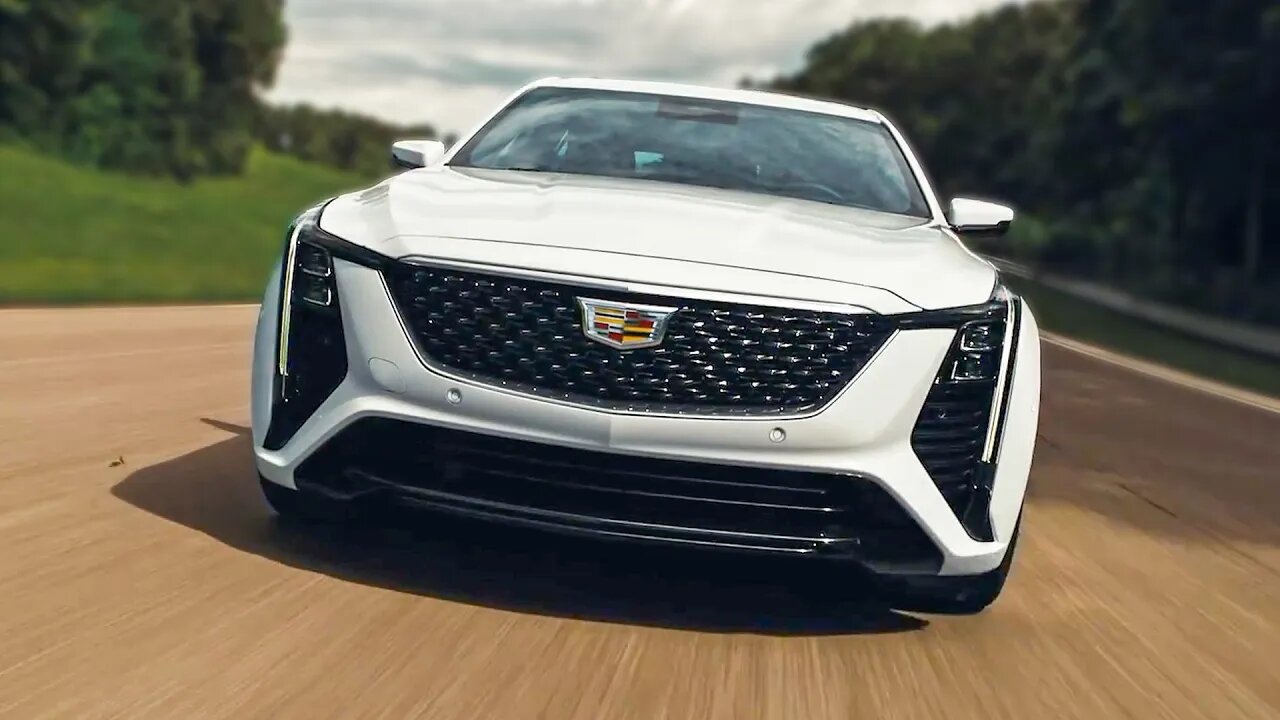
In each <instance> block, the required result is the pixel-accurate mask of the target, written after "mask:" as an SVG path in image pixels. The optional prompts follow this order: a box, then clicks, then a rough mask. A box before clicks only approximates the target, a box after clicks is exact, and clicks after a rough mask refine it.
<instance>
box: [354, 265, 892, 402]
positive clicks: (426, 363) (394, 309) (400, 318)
mask: <svg viewBox="0 0 1280 720" xmlns="http://www.w3.org/2000/svg"><path fill="white" fill-rule="evenodd" d="M459 269H462V268H459ZM378 277H379V279H380V280H381V281H382V291H383V292H384V293H385V294H386V298H387V304H388V305H390V306H391V314H392V315H394V316H395V318H396V322H397V323H399V324H400V330H401V332H403V333H404V337H405V340H406V341H407V342H408V343H409V347H410V348H412V349H413V354H414V355H416V356H417V357H418V362H420V363H422V366H423V367H425V368H426V369H427V370H428V371H430V372H434V373H435V374H437V375H440V376H441V377H444V378H447V379H449V380H452V381H454V382H458V383H463V384H466V385H469V386H471V387H475V388H482V389H485V390H494V391H496V392H501V393H506V394H508V395H512V396H514V397H520V398H525V399H529V400H538V401H540V402H549V403H553V404H555V405H561V406H564V407H571V408H574V409H577V410H590V411H592V412H599V413H608V414H610V415H630V416H633V417H653V418H671V419H680V420H686V419H687V420H742V421H749V422H779V421H784V420H804V419H806V418H811V417H815V416H817V415H819V414H821V413H822V412H823V411H825V410H826V409H827V408H829V407H831V406H832V405H834V404H835V403H837V402H839V401H840V398H842V397H844V394H845V393H847V392H849V388H851V387H853V384H854V383H856V382H858V379H859V378H861V377H862V375H863V373H865V372H866V371H867V368H870V367H871V365H872V364H873V363H875V361H876V359H877V358H879V357H880V355H881V354H883V353H884V350H885V348H887V347H889V344H890V343H892V342H893V340H894V338H896V337H898V333H900V332H902V331H901V330H897V329H895V330H894V331H893V332H892V333H890V334H889V337H887V338H885V341H884V342H883V343H881V344H880V347H879V348H878V349H877V350H876V351H875V353H874V354H873V355H872V356H871V357H870V358H868V359H867V362H866V364H864V365H863V366H862V368H861V369H860V370H858V372H857V374H855V375H854V376H853V377H851V378H849V382H847V383H845V386H844V387H843V388H841V389H840V392H838V393H836V395H835V397H833V398H831V400H830V401H829V402H827V403H826V404H825V405H823V406H822V407H818V408H814V409H813V410H810V411H808V412H805V413H799V414H794V415H784V414H777V415H717V414H715V413H686V414H677V413H657V412H643V411H642V412H634V411H628V410H617V409H613V408H606V407H596V406H593V405H584V404H582V403H577V402H573V401H572V400H567V399H562V398H554V397H547V396H545V395H534V394H532V393H526V392H521V391H520V390H517V389H515V388H512V387H507V386H505V385H491V384H489V383H484V382H480V381H479V380H476V379H475V378H470V377H466V376H465V375H459V374H457V373H454V372H453V371H451V370H449V369H448V368H446V367H444V366H442V365H440V364H439V363H436V362H435V361H433V360H431V359H430V358H428V357H427V356H426V355H425V354H424V353H423V352H422V349H421V348H420V347H419V346H418V341H417V340H416V339H415V338H414V336H413V332H412V331H411V330H410V329H409V326H408V324H407V323H406V322H405V319H404V315H403V314H401V312H400V306H399V304H397V303H396V299H395V297H394V296H393V295H392V294H391V286H390V285H388V284H387V275H386V273H383V272H378Z"/></svg>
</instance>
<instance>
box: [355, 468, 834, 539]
mask: <svg viewBox="0 0 1280 720" xmlns="http://www.w3.org/2000/svg"><path fill="white" fill-rule="evenodd" d="M351 475H353V476H355V477H356V478H358V479H359V480H361V481H364V482H367V483H370V484H372V485H375V486H382V487H387V488H391V489H394V490H395V491H397V492H400V493H404V494H407V495H416V496H420V497H422V498H425V499H430V500H435V501H445V502H452V503H458V504H461V505H478V506H480V507H482V508H490V509H493V510H501V511H505V512H509V513H514V514H521V515H535V516H540V517H544V518H549V519H557V520H562V521H565V522H573V523H580V524H583V525H612V526H615V527H626V528H637V529H646V530H657V531H664V532H675V533H690V534H696V535H710V536H714V537H731V538H740V539H751V538H759V539H761V540H781V541H790V542H811V543H817V544H820V545H830V544H835V543H840V542H848V540H849V539H848V538H824V537H804V536H800V535H773V534H769V533H750V532H741V531H736V530H717V529H715V528H694V527H685V526H682V525H663V524H661V523H648V522H640V521H637V520H619V519H617V518H606V517H597V516H594V515H579V514H577V513H568V512H561V511H558V510H547V509H544V508H534V507H528V506H524V505H512V504H510V503H504V502H498V501H496V500H485V499H483V498H476V497H470V496H467V495H458V494H456V493H449V492H444V491H441V490H430V489H428V488H420V487H413V486H410V485H400V484H398V483H395V482H393V481H390V480H385V479H383V478H380V477H378V476H376V475H371V474H369V473H366V472H360V471H352V472H351Z"/></svg>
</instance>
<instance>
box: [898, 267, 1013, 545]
mask: <svg viewBox="0 0 1280 720" xmlns="http://www.w3.org/2000/svg"><path fill="white" fill-rule="evenodd" d="M1015 300H1016V298H1014V297H1013V295H1011V294H1010V293H1009V292H1008V291H1007V290H1005V289H1004V288H1003V287H1001V288H998V289H997V290H996V292H995V293H993V294H992V296H991V299H990V300H989V301H988V302H986V303H983V304H981V305H973V306H969V307H961V308H952V309H947V310H935V311H927V312H919V313H911V314H908V315H900V316H898V317H897V318H896V319H897V321H898V327H900V328H903V329H922V328H934V329H949V330H953V331H954V332H955V335H954V338H953V339H952V341H951V344H950V347H949V348H948V349H947V354H946V357H945V358H944V359H943V361H942V365H941V367H940V368H938V371H937V374H936V375H935V377H934V379H933V384H932V387H931V388H930V390H929V394H928V396H927V397H926V398H925V402H924V406H923V407H922V408H921V411H920V416H919V418H918V419H917V421H916V425H915V427H914V428H913V431H912V435H911V446H912V449H913V450H914V451H915V453H916V455H917V457H919V458H920V462H921V463H922V464H923V465H924V467H925V470H927V471H928V472H929V475H930V477H931V478H932V479H933V481H934V483H935V484H936V485H937V486H938V490H939V491H940V492H941V493H942V496H943V498H944V499H946V501H947V504H948V505H950V506H951V509H952V510H953V511H954V512H955V514H956V517H957V519H959V520H960V523H961V524H962V525H963V526H964V528H965V529H966V530H967V531H968V532H969V534H970V535H971V536H972V537H974V538H975V539H978V540H983V541H989V540H991V539H992V537H993V536H992V530H991V523H990V514H989V512H988V508H989V503H990V498H991V488H992V485H991V483H992V480H993V478H994V473H995V465H994V462H995V459H996V456H997V455H998V449H999V428H1000V426H1001V424H1002V422H1003V415H1004V405H1005V402H1006V398H1005V386H1006V384H1007V383H1008V380H1009V366H1010V365H1011V363H1012V360H1013V354H1012V353H1013V346H1014V344H1015V343H1016V327H1017V313H1018V309H1017V305H1016V302H1015Z"/></svg>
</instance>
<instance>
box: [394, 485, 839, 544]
mask: <svg viewBox="0 0 1280 720" xmlns="http://www.w3.org/2000/svg"><path fill="white" fill-rule="evenodd" d="M405 498H406V500H405V501H406V502H409V503H412V504H414V505H417V506H421V507H424V508H427V509H429V510H434V511H436V512H443V513H449V514H452V515H457V516H461V517H467V518H473V519H478V520H485V521H489V522H495V523H501V524H504V525H512V526H521V527H529V528H535V529H540V530H546V531H549V532H561V533H573V534H576V535H581V536H597V537H607V538H624V539H627V540H641V541H646V542H657V543H674V544H679V545H695V546H699V547H714V548H727V549H730V550H751V551H757V552H766V553H788V554H792V555H813V554H816V553H817V552H818V550H817V548H813V549H809V548H794V547H791V548H789V547H781V546H776V547H775V546H768V545H744V544H742V543H735V542H727V541H721V540H696V539H694V538H682V537H670V536H665V535H645V534H643V533H639V532H635V531H631V532H627V531H624V530H606V529H604V528H593V527H584V526H579V525H569V524H566V523H558V522H552V521H550V520H541V519H537V518H532V517H523V516H520V515H516V514H508V513H500V512H494V511H491V510H482V509H480V508H470V507H461V506H459V505H454V504H450V503H446V502H441V501H437V500H431V499H428V498H423V497H418V496H416V495H412V494H408V495H406V496H405Z"/></svg>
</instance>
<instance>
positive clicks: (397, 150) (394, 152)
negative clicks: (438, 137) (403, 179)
mask: <svg viewBox="0 0 1280 720" xmlns="http://www.w3.org/2000/svg"><path fill="white" fill-rule="evenodd" d="M444 153H445V148H444V143H442V142H437V141H435V140H399V141H397V142H396V143H395V144H394V145H392V146H391V161H392V162H393V163H395V164H396V166H397V167H402V168H420V167H426V166H428V165H431V164H432V163H434V162H436V161H437V160H439V159H440V158H442V157H444Z"/></svg>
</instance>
